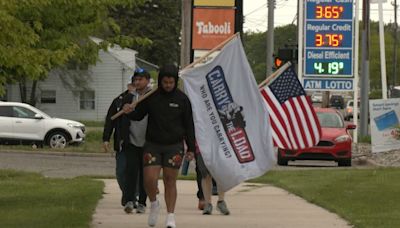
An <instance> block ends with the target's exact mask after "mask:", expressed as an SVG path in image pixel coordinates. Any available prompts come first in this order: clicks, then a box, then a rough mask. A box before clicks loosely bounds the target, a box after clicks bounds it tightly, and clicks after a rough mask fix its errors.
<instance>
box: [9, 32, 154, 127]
mask: <svg viewBox="0 0 400 228" xmlns="http://www.w3.org/2000/svg"><path fill="white" fill-rule="evenodd" d="M91 39H92V40H93V41H94V42H96V43H100V42H101V41H102V40H101V39H98V38H91ZM136 55H137V52H136V51H134V50H131V49H128V48H124V49H122V48H121V47H120V46H118V45H114V46H113V47H109V48H108V50H107V52H105V51H103V50H100V51H99V60H98V61H97V63H96V64H95V65H91V66H86V69H85V68H84V69H83V70H82V69H80V70H76V69H73V70H67V71H65V70H53V71H51V72H50V73H49V76H48V78H47V79H46V80H44V81H40V82H39V83H38V87H37V101H38V102H37V104H36V107H37V108H39V109H40V110H42V111H44V112H46V113H47V114H49V115H50V116H54V117H58V118H66V119H73V120H91V121H103V120H104V118H105V116H106V114H107V110H108V108H109V106H110V104H111V102H112V100H113V99H114V98H115V97H117V96H118V95H119V94H120V93H122V92H124V91H125V90H126V88H127V84H128V83H129V82H130V80H131V76H132V75H133V72H134V69H135V68H136V67H137V66H138V65H139V66H141V65H143V66H145V67H146V68H147V69H151V68H152V69H153V70H155V69H157V66H155V65H153V64H151V63H149V62H146V61H144V60H141V59H139V61H138V58H137V57H136ZM137 61H138V62H137ZM74 67H76V66H74ZM6 90H7V95H6V100H8V101H16V102H20V92H19V86H18V85H8V86H7V88H6ZM28 94H29V91H28Z"/></svg>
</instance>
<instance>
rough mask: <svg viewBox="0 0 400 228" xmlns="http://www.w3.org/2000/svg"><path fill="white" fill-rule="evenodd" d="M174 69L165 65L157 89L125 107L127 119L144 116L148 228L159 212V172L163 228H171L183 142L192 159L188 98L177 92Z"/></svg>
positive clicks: (191, 126) (188, 157) (173, 223)
mask: <svg viewBox="0 0 400 228" xmlns="http://www.w3.org/2000/svg"><path fill="white" fill-rule="evenodd" d="M177 85H178V69H177V67H175V66H174V65H166V66H164V67H162V68H161V69H160V72H159V75H158V89H157V91H156V92H154V93H153V94H152V95H150V96H149V97H148V98H147V99H145V100H144V101H142V102H141V103H139V104H138V105H137V107H136V109H134V110H133V109H132V107H131V106H129V105H125V106H124V108H123V109H124V111H125V113H126V114H127V115H126V116H128V117H129V118H130V119H132V120H141V119H143V118H144V117H145V116H146V115H148V125H147V132H146V143H145V146H144V158H143V160H144V182H145V189H146V192H147V194H148V196H149V199H150V202H151V205H150V214H149V218H148V224H149V226H155V225H156V223H157V218H158V214H159V211H160V203H159V202H158V200H157V198H156V191H157V181H158V178H159V176H160V171H161V169H163V180H164V186H165V203H166V205H167V212H168V215H167V221H166V227H168V228H175V227H176V224H175V215H174V211H175V203H176V198H177V189H176V179H177V176H178V170H179V168H180V166H181V163H182V159H183V141H186V143H187V146H188V150H187V152H186V158H187V159H188V160H191V159H193V156H194V153H193V151H194V149H195V144H194V142H195V137H194V124H193V116H192V107H191V104H190V101H189V98H188V97H187V96H186V95H185V94H184V93H183V92H182V91H180V90H179V89H178V88H177Z"/></svg>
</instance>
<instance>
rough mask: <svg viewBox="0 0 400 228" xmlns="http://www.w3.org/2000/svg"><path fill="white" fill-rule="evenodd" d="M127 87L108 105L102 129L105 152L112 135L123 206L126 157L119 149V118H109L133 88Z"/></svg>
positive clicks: (108, 148) (108, 147)
mask: <svg viewBox="0 0 400 228" xmlns="http://www.w3.org/2000/svg"><path fill="white" fill-rule="evenodd" d="M127 87H128V89H127V90H126V91H125V92H123V93H121V94H120V95H118V97H116V98H115V99H114V100H113V101H112V103H111V105H110V107H109V108H108V112H107V116H106V119H105V124H104V130H103V149H104V151H105V152H110V151H111V149H110V139H111V135H114V137H113V138H114V146H113V150H114V152H115V160H116V170H115V173H116V176H117V182H118V185H119V188H120V189H121V192H122V197H121V205H122V206H123V207H124V206H125V204H126V203H127V199H126V195H127V194H126V180H125V179H126V178H125V171H126V157H125V154H124V153H122V151H121V140H122V136H121V118H117V119H115V120H111V117H112V116H113V115H114V114H116V113H117V112H119V111H120V109H121V107H122V102H123V98H124V97H125V96H126V95H127V94H129V93H130V92H131V91H133V90H134V89H135V87H134V86H133V85H132V84H131V83H129V84H128V85H127Z"/></svg>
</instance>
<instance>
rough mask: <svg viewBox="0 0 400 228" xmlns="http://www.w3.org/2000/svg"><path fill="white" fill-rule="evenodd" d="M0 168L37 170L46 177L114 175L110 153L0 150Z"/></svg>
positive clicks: (113, 161)
mask: <svg viewBox="0 0 400 228" xmlns="http://www.w3.org/2000/svg"><path fill="white" fill-rule="evenodd" d="M0 169H13V170H22V171H29V172H38V173H41V174H42V175H43V176H46V177H65V178H70V177H76V176H84V175H100V176H114V174H115V159H114V157H113V156H112V154H102V155H100V156H82V155H79V156H77V155H73V156H71V155H63V154H61V155H54V154H43V153H40V154H36V153H21V152H0Z"/></svg>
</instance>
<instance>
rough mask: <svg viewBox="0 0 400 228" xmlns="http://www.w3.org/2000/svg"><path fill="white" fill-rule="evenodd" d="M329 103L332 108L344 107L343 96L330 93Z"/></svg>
mask: <svg viewBox="0 0 400 228" xmlns="http://www.w3.org/2000/svg"><path fill="white" fill-rule="evenodd" d="M329 105H330V106H331V107H334V108H338V109H343V108H344V98H343V97H342V96H341V95H332V96H331V98H330V99H329Z"/></svg>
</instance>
